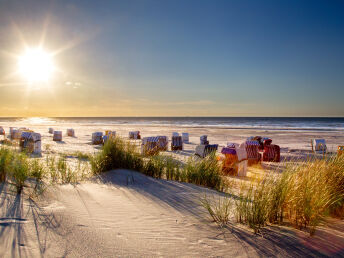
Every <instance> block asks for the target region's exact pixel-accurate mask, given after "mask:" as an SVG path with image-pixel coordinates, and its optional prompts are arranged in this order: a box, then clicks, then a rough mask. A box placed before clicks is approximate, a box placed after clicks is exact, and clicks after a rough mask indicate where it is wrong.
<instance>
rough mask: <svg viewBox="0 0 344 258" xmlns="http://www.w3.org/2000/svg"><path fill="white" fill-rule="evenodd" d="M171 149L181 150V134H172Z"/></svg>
mask: <svg viewBox="0 0 344 258" xmlns="http://www.w3.org/2000/svg"><path fill="white" fill-rule="evenodd" d="M171 150H172V151H175V150H183V139H182V137H181V136H172V142H171Z"/></svg>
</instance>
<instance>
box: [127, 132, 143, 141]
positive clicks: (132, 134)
mask: <svg viewBox="0 0 344 258" xmlns="http://www.w3.org/2000/svg"><path fill="white" fill-rule="evenodd" d="M129 139H134V140H138V139H141V135H140V131H132V132H129Z"/></svg>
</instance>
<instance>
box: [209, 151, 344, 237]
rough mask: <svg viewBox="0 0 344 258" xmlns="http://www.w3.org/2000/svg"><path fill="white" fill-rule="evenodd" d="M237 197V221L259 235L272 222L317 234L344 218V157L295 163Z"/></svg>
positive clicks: (245, 187)
mask: <svg viewBox="0 0 344 258" xmlns="http://www.w3.org/2000/svg"><path fill="white" fill-rule="evenodd" d="M236 197H237V198H236V199H235V200H234V209H233V210H232V212H233V214H234V215H235V217H236V220H237V222H239V223H242V224H246V225H248V226H249V227H250V228H252V229H253V230H254V232H255V233H258V232H260V231H261V228H262V227H264V226H265V225H267V224H268V223H270V224H276V223H277V224H278V223H282V222H289V223H291V224H292V225H293V226H294V227H296V228H298V229H307V230H308V231H309V233H310V235H313V234H314V232H315V230H316V228H317V227H318V226H319V224H321V222H322V221H323V220H324V219H325V218H326V217H327V216H329V215H335V216H339V217H342V218H343V216H344V156H340V157H337V156H334V157H331V158H324V159H321V160H315V159H313V160H309V161H307V162H304V163H303V164H296V163H295V164H292V165H290V166H288V167H287V168H286V169H285V170H284V171H283V172H282V173H279V172H269V173H267V174H266V175H265V176H264V177H262V178H255V179H254V180H252V181H251V182H249V183H248V184H247V183H242V184H241V187H240V189H239V191H238V193H237V196H236ZM217 205H219V204H217ZM222 205H224V207H222V208H218V207H217V208H216V205H215V204H213V207H210V208H212V209H217V210H218V211H222V210H226V209H225V207H226V204H225V203H224V204H222ZM205 208H206V209H207V210H208V211H209V213H210V214H211V215H212V214H213V213H214V212H213V211H211V210H210V208H209V207H207V206H205ZM222 216H224V214H222Z"/></svg>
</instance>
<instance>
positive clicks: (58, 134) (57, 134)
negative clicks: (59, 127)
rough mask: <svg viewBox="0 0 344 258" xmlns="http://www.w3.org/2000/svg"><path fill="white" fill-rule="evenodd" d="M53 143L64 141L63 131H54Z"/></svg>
mask: <svg viewBox="0 0 344 258" xmlns="http://www.w3.org/2000/svg"><path fill="white" fill-rule="evenodd" d="M53 141H55V142H60V141H62V131H54V134H53Z"/></svg>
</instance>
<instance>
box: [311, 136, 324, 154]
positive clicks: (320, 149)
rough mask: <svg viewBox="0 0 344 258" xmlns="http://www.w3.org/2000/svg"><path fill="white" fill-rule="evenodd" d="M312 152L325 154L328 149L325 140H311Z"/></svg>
mask: <svg viewBox="0 0 344 258" xmlns="http://www.w3.org/2000/svg"><path fill="white" fill-rule="evenodd" d="M311 146H312V151H313V152H315V153H317V154H325V153H326V150H327V147H326V141H325V139H312V140H311Z"/></svg>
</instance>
